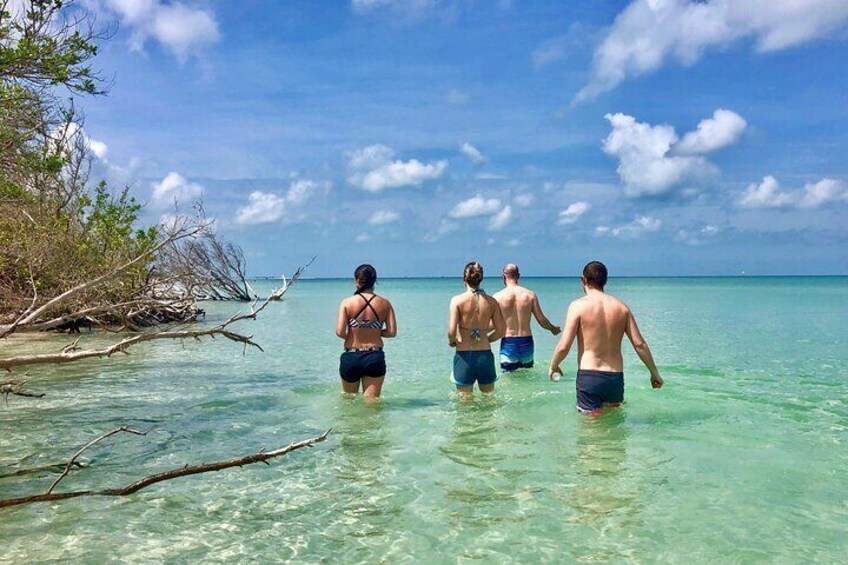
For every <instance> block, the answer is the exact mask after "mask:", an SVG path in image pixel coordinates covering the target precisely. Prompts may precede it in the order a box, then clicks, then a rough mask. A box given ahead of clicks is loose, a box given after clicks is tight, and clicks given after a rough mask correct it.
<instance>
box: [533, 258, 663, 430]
mask: <svg viewBox="0 0 848 565" xmlns="http://www.w3.org/2000/svg"><path fill="white" fill-rule="evenodd" d="M582 280H583V291H584V292H585V293H586V296H584V297H583V298H579V299H577V300H575V301H574V302H572V303H571V305H570V306H569V307H568V314H567V316H566V320H565V331H564V332H563V334H562V338H561V339H560V341H559V344H557V346H556V349H555V350H554V356H553V359H551V366H550V370H549V371H548V376H549V377H550V379H551V380H552V381H554V380H559V377H557V376H556V375H557V374H559V375H562V370H561V369H560V367H559V364H560V363H562V361H563V359H565V357H566V356H567V355H568V352H569V350H570V349H571V344H572V343H573V342H574V337H575V336H577V367H578V370H577V409H578V410H580V411H581V412H585V413H588V414H593V415H596V414H597V413H598V412H599V411H600V409H601V408H602V407H603V406H619V405H620V404H621V402H622V401H623V400H624V360H623V359H622V357H621V341H622V339H623V338H624V335H625V334H626V335H627V337H628V338H629V339H630V343H632V344H633V349H635V350H636V353H637V354H638V355H639V359H641V360H642V363H644V364H645V366H646V367H647V368H648V370H649V371H650V372H651V386H652V387H654V388H661V387H662V385H663V380H662V377H660V373H659V371H658V370H657V366H656V364H654V358H653V356H652V355H651V350H650V349H649V348H648V344H647V343H645V339H644V338H643V337H642V334H641V333H639V327H638V326H637V325H636V319H635V318H634V317H633V313H632V312H630V308H628V307H627V305H626V304H625V303H624V302H622V301H620V300H618V299H617V298H615V297H614V296H610V295H609V294H606V293H604V285H606V283H607V268H606V267H605V266H604V264H603V263H601V262H599V261H592V262H591V263H589V264H587V265H586V267H584V268H583V279H582Z"/></svg>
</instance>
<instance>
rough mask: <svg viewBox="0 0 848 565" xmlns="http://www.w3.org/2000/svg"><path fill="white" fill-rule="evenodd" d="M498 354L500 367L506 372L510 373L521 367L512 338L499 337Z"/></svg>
mask: <svg viewBox="0 0 848 565" xmlns="http://www.w3.org/2000/svg"><path fill="white" fill-rule="evenodd" d="M498 356H499V358H500V365H501V369H502V370H503V371H504V372H506V373H510V372H512V371H515V370H516V369H518V368H520V367H521V363H519V359H518V355H517V351H516V345H515V339H514V338H510V337H504V338H501V347H500V352H499V354H498Z"/></svg>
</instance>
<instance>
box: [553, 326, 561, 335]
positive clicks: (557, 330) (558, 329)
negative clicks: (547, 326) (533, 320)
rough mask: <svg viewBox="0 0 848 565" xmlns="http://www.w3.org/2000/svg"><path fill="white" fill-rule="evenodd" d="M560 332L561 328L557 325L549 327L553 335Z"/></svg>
mask: <svg viewBox="0 0 848 565" xmlns="http://www.w3.org/2000/svg"><path fill="white" fill-rule="evenodd" d="M561 332H562V328H560V327H559V326H554V327H552V328H551V333H552V334H554V335H559V334H560V333H561Z"/></svg>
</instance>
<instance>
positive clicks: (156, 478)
mask: <svg viewBox="0 0 848 565" xmlns="http://www.w3.org/2000/svg"><path fill="white" fill-rule="evenodd" d="M331 429H332V428H331ZM331 429H328V430H327V431H326V432H324V433H323V434H321V435H320V436H316V437H313V438H309V439H305V440H302V441H298V442H296V443H290V444H289V445H287V446H285V447H281V448H279V449H275V450H273V451H261V450H260V451H259V452H258V453H254V454H252V455H247V456H244V457H237V458H234V459H227V460H225V461H216V462H214V463H201V464H200V465H191V466H189V465H186V466H185V467H180V468H179V469H172V470H170V471H165V472H163V473H157V474H155V475H150V476H147V477H144V478H143V479H140V480H138V481H135V482H134V483H130V484H128V485H126V486H124V487H121V488H115V489H105V490H99V491H92V490H80V491H71V492H58V493H57V492H51V491H52V490H53V487H55V485H56V484H57V483H58V482H59V480H60V479H61V478H62V477H64V476H65V475H66V474H67V473H63V475H62V477H59V479H57V480H56V481H55V482H54V483H53V486H51V487H50V490H49V491H47V492H46V493H44V494H36V495H32V496H24V497H21V498H8V499H4V500H0V508H8V507H11V506H20V505H22V504H34V503H36V502H55V501H58V500H67V499H69V498H79V497H82V496H127V495H130V494H133V493H136V492H138V491H140V490H142V489H144V488H147V487H149V486H151V485H155V484H156V483H161V482H162V481H169V480H172V479H176V478H179V477H187V476H189V475H199V474H202V473H211V472H212V471H221V470H223V469H229V468H231V467H243V466H245V465H253V464H254V463H267V462H268V460H270V459H274V458H275V457H280V456H282V455H286V454H288V453H291V452H292V451H295V450H297V449H302V448H304V447H312V446H313V445H315V444H316V443H320V442H322V441H324V440H326V439H327V435H328V434H329V433H330V431H331ZM119 431H129V429H128V428H126V429H125V428H118V429H117V430H113V431H112V432H109V434H104V435H103V436H100V438H97V439H96V440H94V441H93V442H90V443H89V445H91V444H93V443H95V442H96V441H99V440H100V439H103V438H104V437H107V436H108V435H112V434H115V433H118V432H119ZM142 435H143V434H142ZM89 445H86V447H88V446H89ZM84 449H85V448H83V450H84ZM83 450H80V451H79V452H77V455H79V453H81V452H82V451H83ZM77 455H75V456H74V458H75V457H76V456H77ZM74 458H72V459H71V461H70V462H69V464H68V466H67V467H66V471H68V470H70V469H69V468H70V464H71V463H73V461H74Z"/></svg>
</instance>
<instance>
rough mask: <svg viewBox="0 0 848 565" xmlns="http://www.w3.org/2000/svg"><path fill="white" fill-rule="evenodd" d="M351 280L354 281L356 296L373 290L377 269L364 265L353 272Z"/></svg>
mask: <svg viewBox="0 0 848 565" xmlns="http://www.w3.org/2000/svg"><path fill="white" fill-rule="evenodd" d="M353 278H355V279H356V294H359V293H360V292H365V291H367V290H374V284H375V283H376V282H377V269H375V268H374V267H372V266H371V265H369V264H368V263H365V264H364V265H360V266H358V267H357V268H356V270H355V271H354V272H353Z"/></svg>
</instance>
